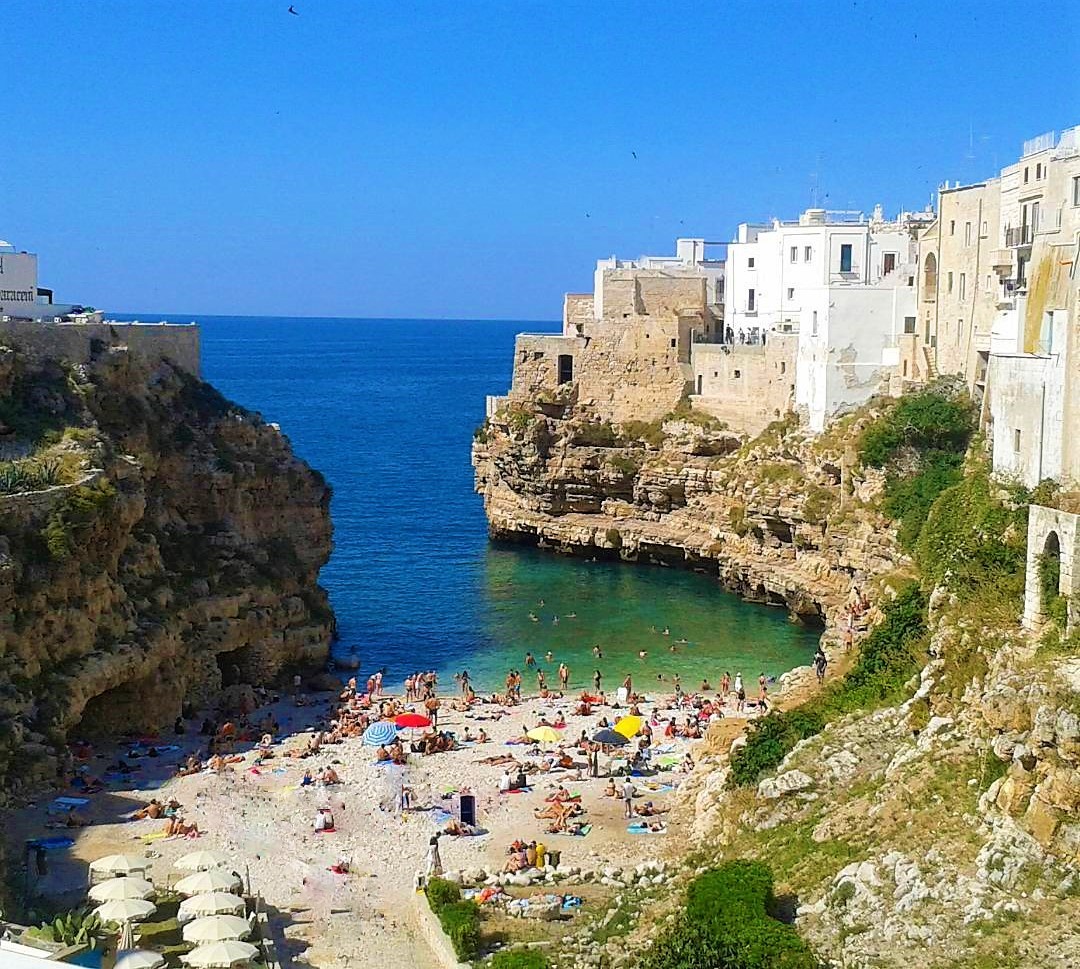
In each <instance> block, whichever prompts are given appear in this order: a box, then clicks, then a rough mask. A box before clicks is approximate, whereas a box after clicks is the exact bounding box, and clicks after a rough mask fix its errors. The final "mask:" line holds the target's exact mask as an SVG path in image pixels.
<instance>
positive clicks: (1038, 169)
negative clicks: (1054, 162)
mask: <svg viewBox="0 0 1080 969" xmlns="http://www.w3.org/2000/svg"><path fill="white" fill-rule="evenodd" d="M1040 178H1042V162H1036V164H1035V179H1036V181H1037V180H1038V179H1040Z"/></svg>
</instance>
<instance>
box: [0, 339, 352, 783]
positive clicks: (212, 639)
mask: <svg viewBox="0 0 1080 969" xmlns="http://www.w3.org/2000/svg"><path fill="white" fill-rule="evenodd" d="M0 451H2V453H0V457H2V458H4V459H6V460H4V461H3V463H0V780H3V779H5V778H6V781H7V787H8V790H9V791H11V790H17V789H18V788H19V787H21V786H25V785H27V784H30V783H34V782H35V781H36V780H39V779H44V780H47V779H51V778H52V777H54V776H55V774H56V769H57V766H58V765H57V760H56V758H57V753H58V751H59V749H60V745H61V744H62V743H63V742H64V741H65V740H67V739H71V738H76V737H91V738H92V737H102V736H108V735H113V734H117V733H120V732H130V731H149V730H152V729H155V728H158V727H161V726H163V725H166V724H169V723H171V722H172V720H173V719H174V718H175V717H176V716H177V715H178V714H179V713H180V711H181V708H182V706H183V705H184V704H186V703H195V704H198V703H201V702H204V701H207V700H209V699H211V698H212V697H213V696H214V695H215V694H216V693H217V692H218V691H220V690H221V688H222V687H223V686H228V685H231V684H236V683H250V684H269V683H271V682H273V681H274V680H275V679H276V678H278V677H279V676H280V674H281V673H282V671H283V670H284V669H285V668H286V667H289V668H292V667H299V666H303V665H305V664H311V663H315V662H318V661H321V660H322V659H324V658H325V656H326V655H327V651H328V647H329V643H330V639H331V636H332V632H333V615H332V613H331V611H330V609H329V606H328V603H327V597H326V594H325V592H324V591H323V590H322V589H321V588H320V587H319V585H318V574H319V570H320V568H321V567H322V565H323V564H324V563H325V562H326V560H327V558H328V556H329V553H330V549H331V524H330V518H329V499H330V492H329V489H328V487H327V485H326V483H325V482H324V480H323V479H322V477H321V476H320V475H319V474H318V472H316V471H313V470H312V469H311V468H309V467H308V466H307V465H305V464H304V463H303V462H302V461H300V460H299V459H298V458H297V457H296V456H295V455H294V454H293V453H292V450H291V449H290V446H289V443H288V441H287V440H286V438H285V437H284V436H283V435H282V434H281V433H280V431H278V430H277V429H276V428H275V427H274V426H272V425H269V424H267V423H265V422H264V421H263V420H262V419H261V418H260V417H259V416H258V415H257V414H253V413H251V412H248V411H245V410H243V409H242V408H240V407H237V406H235V405H233V404H231V403H229V402H228V401H227V400H225V399H224V398H223V397H222V396H221V395H220V394H219V393H218V392H217V391H216V390H214V389H213V388H212V387H211V386H209V385H208V384H206V383H203V382H202V381H200V380H198V379H197V378H195V377H193V376H191V375H189V374H188V373H187V372H185V371H183V370H181V369H179V368H178V367H176V366H173V365H171V364H170V363H168V362H167V361H160V362H148V360H147V358H146V357H143V356H138V355H135V354H133V353H131V352H129V351H128V349H127V348H126V347H124V346H120V345H113V346H108V345H104V344H103V345H101V346H97V347H95V353H94V356H93V358H92V359H90V360H89V361H83V362H79V363H76V364H72V363H69V362H66V361H65V360H63V359H59V358H56V357H53V356H49V355H44V354H42V353H41V352H40V351H38V350H35V349H34V348H33V347H32V346H22V347H20V346H19V345H18V344H16V343H15V342H14V341H13V342H12V345H11V346H6V347H0ZM2 786H3V785H0V787H2Z"/></svg>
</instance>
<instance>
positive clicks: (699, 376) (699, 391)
mask: <svg viewBox="0 0 1080 969" xmlns="http://www.w3.org/2000/svg"><path fill="white" fill-rule="evenodd" d="M702 379H703V378H702V376H701V374H698V376H697V395H698V397H700V396H701V381H702Z"/></svg>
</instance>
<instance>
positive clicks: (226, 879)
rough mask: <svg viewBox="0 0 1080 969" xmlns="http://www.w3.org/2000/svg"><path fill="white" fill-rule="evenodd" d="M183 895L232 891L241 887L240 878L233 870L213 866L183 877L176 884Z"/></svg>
mask: <svg viewBox="0 0 1080 969" xmlns="http://www.w3.org/2000/svg"><path fill="white" fill-rule="evenodd" d="M174 887H175V888H176V890H177V891H178V892H179V893H180V894H181V895H205V894H206V893H207V892H231V891H232V890H233V889H236V888H239V887H240V879H239V878H237V877H236V875H234V874H233V873H232V872H228V871H222V870H221V869H220V868H211V869H210V870H209V871H197V872H195V874H194V875H188V876H187V878H181V879H180V881H178V882H177V883H176V885H175V886H174Z"/></svg>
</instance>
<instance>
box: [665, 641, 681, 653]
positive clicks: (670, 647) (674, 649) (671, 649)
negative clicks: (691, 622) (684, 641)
mask: <svg viewBox="0 0 1080 969" xmlns="http://www.w3.org/2000/svg"><path fill="white" fill-rule="evenodd" d="M678 648H679V647H678V646H677V645H676V644H675V643H672V644H671V645H670V646H669V647H668V651H669V652H672V653H674V652H675V651H676V650H678Z"/></svg>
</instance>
